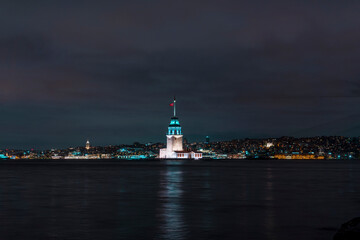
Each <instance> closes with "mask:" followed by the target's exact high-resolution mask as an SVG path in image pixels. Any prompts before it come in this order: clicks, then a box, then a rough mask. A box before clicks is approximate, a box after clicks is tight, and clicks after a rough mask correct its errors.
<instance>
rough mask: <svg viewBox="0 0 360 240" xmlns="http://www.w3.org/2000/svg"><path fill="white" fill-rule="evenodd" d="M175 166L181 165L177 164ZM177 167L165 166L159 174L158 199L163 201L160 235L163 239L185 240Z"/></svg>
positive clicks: (179, 172) (179, 170)
mask: <svg viewBox="0 0 360 240" xmlns="http://www.w3.org/2000/svg"><path fill="white" fill-rule="evenodd" d="M176 164H181V163H180V162H177V163H176ZM182 175H183V172H182V171H181V169H180V168H179V167H177V166H173V165H172V166H167V168H166V169H165V170H164V171H162V172H161V182H160V191H159V198H160V199H162V200H163V202H162V206H161V209H160V211H161V212H160V216H161V217H162V224H161V225H160V228H161V235H162V238H163V239H169V240H173V239H174V240H176V239H179V240H181V239H186V225H185V222H184V217H183V206H182V202H181V200H182V195H183V190H182V181H183V179H182V177H183V176H182Z"/></svg>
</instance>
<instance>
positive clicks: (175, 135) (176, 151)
mask: <svg viewBox="0 0 360 240" xmlns="http://www.w3.org/2000/svg"><path fill="white" fill-rule="evenodd" d="M170 106H172V107H174V116H173V117H172V118H171V120H170V124H169V127H168V132H167V135H166V148H162V149H160V155H159V158H178V159H187V158H193V159H200V158H202V153H199V152H188V151H184V149H183V135H182V132H181V126H180V122H179V119H178V118H177V117H176V100H175V98H174V103H172V104H170Z"/></svg>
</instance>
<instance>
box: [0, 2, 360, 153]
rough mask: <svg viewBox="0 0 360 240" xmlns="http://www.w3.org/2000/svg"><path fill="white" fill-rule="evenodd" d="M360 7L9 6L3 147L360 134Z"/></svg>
mask: <svg viewBox="0 0 360 240" xmlns="http://www.w3.org/2000/svg"><path fill="white" fill-rule="evenodd" d="M359 12H360V2H359V1H357V0H356V1H355V0H354V1H351V0H341V1H340V0H338V1H333V0H318V1H314V0H297V1H289V0H280V1H268V0H247V1H239V0H236V1H235V0H234V1H231V0H221V1H211V0H206V1H205V0H191V1H172V0H159V1H156V0H154V1H145V0H131V1H130V0H127V1H122V0H118V1H105V0H104V1H93V0H86V1H81V0H78V1H67V0H63V1H36V0H34V1H25V0H24V1H20V0H11V1H1V3H0V30H1V31H0V84H1V85H0V113H1V116H2V117H1V118H0V132H1V137H0V148H51V147H57V148H60V147H68V146H78V145H84V143H85V141H86V139H90V141H91V142H92V143H93V144H94V145H107V144H112V145H115V144H121V143H132V142H134V141H140V142H158V141H165V136H164V135H165V132H166V128H167V125H168V123H169V119H170V117H171V114H172V109H171V107H169V103H170V102H171V99H172V97H173V96H174V95H176V96H177V99H178V115H179V118H180V122H181V124H182V127H183V132H184V134H185V137H186V138H188V140H190V141H195V140H203V139H204V138H205V136H206V135H210V137H211V140H225V139H233V138H246V137H249V138H259V137H278V136H284V135H287V136H315V135H345V136H359V135H360V107H359V105H360V98H359V97H360V31H359V29H360V17H359Z"/></svg>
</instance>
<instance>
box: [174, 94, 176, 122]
mask: <svg viewBox="0 0 360 240" xmlns="http://www.w3.org/2000/svg"><path fill="white" fill-rule="evenodd" d="M174 117H176V98H175V96H174Z"/></svg>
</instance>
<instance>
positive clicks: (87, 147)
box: [85, 140, 90, 150]
mask: <svg viewBox="0 0 360 240" xmlns="http://www.w3.org/2000/svg"><path fill="white" fill-rule="evenodd" d="M85 148H86V150H89V149H90V141H89V140H87V141H86V147H85Z"/></svg>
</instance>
